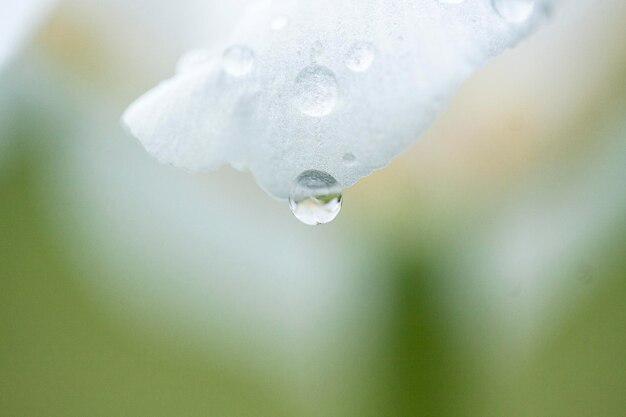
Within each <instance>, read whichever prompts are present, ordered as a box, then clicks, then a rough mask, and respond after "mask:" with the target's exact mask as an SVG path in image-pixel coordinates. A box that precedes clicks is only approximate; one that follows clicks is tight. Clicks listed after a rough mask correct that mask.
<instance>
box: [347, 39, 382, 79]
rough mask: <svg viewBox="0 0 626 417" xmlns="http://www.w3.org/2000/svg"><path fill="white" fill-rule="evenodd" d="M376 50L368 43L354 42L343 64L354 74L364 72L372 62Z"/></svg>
mask: <svg viewBox="0 0 626 417" xmlns="http://www.w3.org/2000/svg"><path fill="white" fill-rule="evenodd" d="M375 57H376V48H375V47H374V45H372V44H371V43H369V42H356V43H354V44H353V45H352V46H351V47H350V50H349V51H348V55H347V56H346V60H345V61H344V64H345V65H346V67H348V69H350V70H352V71H354V72H365V71H367V70H368V69H369V67H370V66H371V65H372V63H373V62H374V58H375Z"/></svg>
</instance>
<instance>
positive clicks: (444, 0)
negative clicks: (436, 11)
mask: <svg viewBox="0 0 626 417" xmlns="http://www.w3.org/2000/svg"><path fill="white" fill-rule="evenodd" d="M464 1H465V0H439V3H442V4H461V3H463V2H464Z"/></svg>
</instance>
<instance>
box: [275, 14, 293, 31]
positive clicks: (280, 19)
mask: <svg viewBox="0 0 626 417" xmlns="http://www.w3.org/2000/svg"><path fill="white" fill-rule="evenodd" d="M288 23H289V18H288V17H287V16H277V17H275V18H274V20H272V30H282V29H284V28H285V27H286V26H287V24H288Z"/></svg>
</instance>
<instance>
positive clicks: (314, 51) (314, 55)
mask: <svg viewBox="0 0 626 417" xmlns="http://www.w3.org/2000/svg"><path fill="white" fill-rule="evenodd" d="M322 55H324V45H322V42H320V41H316V42H315V43H314V44H313V46H311V62H318V61H319V60H320V59H322Z"/></svg>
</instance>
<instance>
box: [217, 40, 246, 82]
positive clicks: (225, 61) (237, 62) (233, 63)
mask: <svg viewBox="0 0 626 417" xmlns="http://www.w3.org/2000/svg"><path fill="white" fill-rule="evenodd" d="M222 65H223V67H224V71H226V72H227V73H229V74H230V75H232V76H234V77H243V76H244V75H246V74H248V73H249V72H250V71H251V70H252V67H253V66H254V52H252V49H250V48H248V47H247V46H244V45H233V46H231V47H230V48H228V49H226V50H225V51H224V54H223V55H222Z"/></svg>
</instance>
